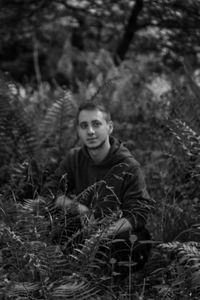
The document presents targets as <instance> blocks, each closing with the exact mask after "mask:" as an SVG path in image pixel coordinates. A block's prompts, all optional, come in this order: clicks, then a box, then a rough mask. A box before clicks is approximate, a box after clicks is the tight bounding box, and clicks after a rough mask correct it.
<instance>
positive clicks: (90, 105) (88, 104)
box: [76, 100, 111, 124]
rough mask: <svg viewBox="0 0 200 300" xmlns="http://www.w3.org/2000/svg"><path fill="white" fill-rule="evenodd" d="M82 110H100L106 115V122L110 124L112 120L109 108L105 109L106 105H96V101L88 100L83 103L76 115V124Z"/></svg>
mask: <svg viewBox="0 0 200 300" xmlns="http://www.w3.org/2000/svg"><path fill="white" fill-rule="evenodd" d="M82 110H89V111H93V110H99V111H101V112H102V113H103V114H104V115H105V120H106V122H109V121H110V120H111V115H110V111H109V110H108V109H107V107H105V105H103V104H102V103H96V102H94V101H89V100H88V101H85V102H83V103H81V105H80V106H79V108H78V111H77V114H76V124H78V118H79V115H80V112H81V111H82Z"/></svg>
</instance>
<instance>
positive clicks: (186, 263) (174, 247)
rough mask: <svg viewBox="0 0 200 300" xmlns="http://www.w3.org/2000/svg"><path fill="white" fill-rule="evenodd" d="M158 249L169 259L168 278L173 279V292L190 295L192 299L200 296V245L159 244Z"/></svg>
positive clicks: (190, 243) (187, 243)
mask: <svg viewBox="0 0 200 300" xmlns="http://www.w3.org/2000/svg"><path fill="white" fill-rule="evenodd" d="M158 248H159V249H160V250H161V251H162V252H163V253H166V254H167V255H168V257H169V260H170V265H171V269H170V268H169V267H168V272H171V276H170V277H171V278H173V281H172V282H171V288H172V290H173V292H174V293H175V294H177V293H178V292H179V293H180V291H181V292H182V293H183V292H185V293H188V295H190V294H192V295H193V297H194V299H196V298H195V297H198V296H200V277H199V276H200V272H199V266H200V244H199V243H198V242H185V243H181V242H177V241H176V242H171V243H164V244H159V245H158ZM172 272H173V274H172ZM192 299H193V298H192Z"/></svg>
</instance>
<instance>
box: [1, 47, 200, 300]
mask: <svg viewBox="0 0 200 300" xmlns="http://www.w3.org/2000/svg"><path fill="white" fill-rule="evenodd" d="M101 55H102V56H101V57H100V55H99V56H98V59H99V61H100V62H101V59H103V58H105V57H106V59H107V60H106V63H105V61H103V63H104V64H103V68H102V69H101V68H100V65H101V64H100V65H99V69H98V70H96V71H95V72H96V73H98V72H97V71H99V70H101V71H99V74H98V76H97V77H96V80H94V81H93V82H92V83H90V84H89V85H88V86H87V87H84V85H81V83H80V82H79V83H78V84H79V93H78V92H76V93H70V92H68V91H65V90H63V89H61V88H60V87H57V88H56V90H53V89H51V88H50V86H49V85H48V84H46V85H45V84H43V85H42V87H41V90H40V91H38V92H36V91H34V93H33V91H32V90H30V87H28V88H27V87H26V88H24V87H20V86H19V87H18V86H17V85H16V86H15V85H12V84H10V83H9V84H8V83H7V82H6V81H5V80H3V79H2V82H1V91H0V92H1V94H0V96H1V97H0V128H1V131H0V136H1V140H2V141H3V143H1V145H0V147H1V148H0V158H1V162H2V163H1V168H0V174H1V183H2V188H1V202H0V203H1V206H0V217H1V218H0V220H1V221H0V235H1V242H0V243H1V250H0V289H1V292H0V295H1V296H2V297H4V296H5V295H6V297H7V298H8V297H9V299H18V298H19V297H23V298H24V299H28V297H29V298H30V297H32V298H33V299H57V298H59V297H60V298H61V297H65V298H66V299H73V297H77V298H79V299H89V297H91V299H94V298H97V299H98V297H99V299H106V298H107V299H111V297H114V293H113V292H111V291H110V290H109V288H108V287H110V286H109V284H108V281H109V280H110V279H108V278H105V276H104V274H103V272H101V271H102V266H103V263H102V262H101V261H100V262H99V261H96V260H95V259H94V257H95V253H96V251H97V248H96V246H97V245H98V243H99V237H100V235H101V232H98V234H97V235H94V236H92V239H90V237H91V236H90V237H89V235H88V234H91V233H92V232H93V230H94V227H93V226H96V224H93V223H87V226H86V227H85V231H84V232H83V233H84V234H85V235H86V244H82V243H81V242H77V240H76V241H74V251H73V254H72V256H69V257H68V256H66V255H65V254H64V253H63V251H65V250H66V249H67V245H65V244H64V243H61V245H60V246H59V247H57V246H55V245H52V242H51V238H52V236H51V234H54V235H56V234H57V231H56V230H57V229H58V228H59V226H61V227H62V225H63V224H64V222H65V221H66V220H65V215H64V214H62V213H61V214H60V215H59V214H58V215H55V216H54V217H53V216H52V211H51V209H50V208H49V206H48V205H47V204H48V203H47V202H46V200H44V199H39V198H38V195H40V192H41V191H42V188H43V184H44V182H48V176H49V175H50V174H51V173H52V172H53V170H54V169H55V167H56V166H57V164H58V162H59V161H60V159H61V158H62V157H63V155H64V154H65V151H66V149H69V148H70V147H72V146H73V145H74V144H75V143H76V136H75V134H74V135H73V136H72V134H71V133H72V130H74V129H73V128H74V127H73V125H74V124H73V122H72V119H73V117H74V115H75V113H76V107H77V104H79V103H80V101H82V99H90V98H92V97H97V98H99V99H101V100H103V101H104V102H105V104H106V105H108V107H109V108H110V109H111V112H112V115H113V118H114V121H115V134H116V135H117V136H118V137H119V138H120V139H122V140H123V141H125V142H126V143H127V146H128V147H129V149H130V150H131V152H133V154H134V155H135V156H136V158H137V159H138V160H139V161H140V162H141V164H142V166H143V167H144V171H145V175H146V179H147V184H148V190H149V192H150V194H151V196H152V197H153V198H154V199H155V200H156V206H155V209H154V210H152V213H151V216H150V220H149V223H148V226H149V228H150V231H151V232H152V235H153V238H154V240H155V244H156V245H157V244H158V246H154V247H153V250H152V256H151V258H150V260H149V262H148V264H147V266H146V267H145V269H144V270H143V271H142V272H141V273H140V274H139V275H141V277H140V276H138V277H137V275H135V274H134V275H132V277H131V280H130V279H129V280H130V281H129V282H128V289H127V290H121V298H119V299H127V298H130V297H131V292H130V289H131V288H130V287H131V284H132V285H133V286H134V291H132V294H133V295H132V296H134V297H135V299H146V300H149V299H159V300H160V299H170V298H171V299H174V300H175V299H178V297H179V296H180V297H182V298H181V299H193V300H196V299H199V259H200V258H199V224H200V219H199V149H200V144H199V122H200V121H199V115H200V114H199V103H198V96H199V88H198V86H197V85H196V84H195V82H194V81H193V79H192V77H191V75H190V73H188V72H189V71H188V69H187V77H186V78H187V79H185V78H184V80H183V79H182V83H178V82H177V80H176V82H175V81H174V80H172V88H170V90H169V91H168V92H166V93H165V95H164V96H163V97H162V99H160V98H159V99H158V98H156V97H155V95H154V94H153V92H152V90H151V89H150V88H149V86H150V84H151V82H152V81H151V79H152V78H150V76H151V74H152V65H151V64H149V65H147V64H146V63H145V62H143V63H142V61H140V62H139V63H138V64H137V63H136V62H129V61H126V62H125V63H124V64H122V65H121V66H120V67H119V68H115V67H114V65H113V64H112V60H111V59H110V56H109V53H106V52H104V53H103V54H102V53H101ZM102 57H103V58H102ZM108 61H110V65H108V63H107V62H108ZM127 64H128V66H127ZM90 67H91V68H92V64H91V65H90ZM92 71H94V69H92ZM96 73H95V74H96ZM154 75H155V73H154ZM170 75H171V74H170ZM112 77H113V78H114V80H113V81H112V80H111V81H109V79H110V78H112ZM105 79H106V80H108V83H109V84H108V89H107V88H106V89H105V90H104V89H101V88H100V90H99V86H101V85H102V83H103V82H104V80H105ZM180 82H181V81H180ZM110 83H111V84H110ZM105 86H106V85H105ZM20 89H21V91H23V92H24V94H25V96H23V95H22V94H23V93H20ZM13 122H15V124H16V126H15V127H14V126H13ZM74 132H75V131H74ZM90 188H91V189H92V187H90ZM84 195H85V197H87V196H88V190H87V191H85V193H84ZM25 199H26V201H25ZM28 199H29V200H28ZM32 199H35V200H32ZM36 199H37V200H36ZM24 201H25V202H24ZM21 202H23V203H24V204H23V205H22V204H20V203H21ZM68 221H69V220H68ZM104 221H105V224H108V223H109V220H104ZM106 222H108V223H106ZM49 225H50V228H49ZM95 228H96V227H95ZM87 235H88V236H87ZM63 237H64V233H63ZM75 238H77V237H74V239H75ZM61 242H62V241H61ZM101 263H102V264H101ZM99 265H100V268H99ZM74 273H75V274H74ZM106 288H108V289H107V290H106ZM105 291H106V294H105V293H104V292H105ZM81 297H82V298H81ZM4 298H5V297H4Z"/></svg>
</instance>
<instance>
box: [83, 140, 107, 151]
mask: <svg viewBox="0 0 200 300" xmlns="http://www.w3.org/2000/svg"><path fill="white" fill-rule="evenodd" d="M104 144H105V141H103V142H101V143H98V144H95V143H94V144H89V145H86V147H87V148H88V150H98V149H101V148H102V147H103V145H104Z"/></svg>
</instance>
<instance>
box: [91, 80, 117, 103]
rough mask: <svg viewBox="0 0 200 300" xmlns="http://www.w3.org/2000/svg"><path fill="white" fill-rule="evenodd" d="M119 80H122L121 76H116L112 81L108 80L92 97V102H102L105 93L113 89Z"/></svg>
mask: <svg viewBox="0 0 200 300" xmlns="http://www.w3.org/2000/svg"><path fill="white" fill-rule="evenodd" d="M119 79H121V77H120V76H115V77H113V78H111V79H110V80H106V81H105V82H104V84H103V85H101V86H100V87H99V88H98V89H97V91H96V93H95V94H94V95H93V96H92V97H91V99H90V101H92V102H93V101H95V102H102V99H103V95H104V93H105V92H107V91H108V90H109V89H111V88H112V87H113V86H114V84H115V82H116V81H117V80H119Z"/></svg>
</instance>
